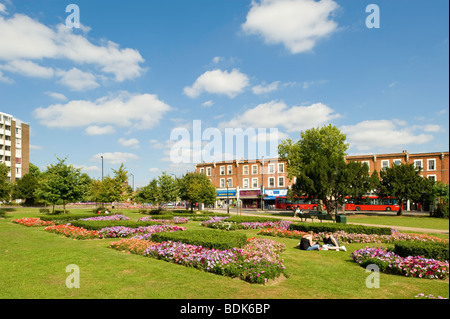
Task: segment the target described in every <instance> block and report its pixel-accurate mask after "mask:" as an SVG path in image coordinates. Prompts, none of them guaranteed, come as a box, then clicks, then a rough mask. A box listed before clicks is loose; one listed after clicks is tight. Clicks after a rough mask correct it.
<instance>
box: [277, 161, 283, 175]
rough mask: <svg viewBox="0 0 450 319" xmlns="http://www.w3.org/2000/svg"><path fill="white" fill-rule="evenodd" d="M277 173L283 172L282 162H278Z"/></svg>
mask: <svg viewBox="0 0 450 319" xmlns="http://www.w3.org/2000/svg"><path fill="white" fill-rule="evenodd" d="M278 173H284V163H278Z"/></svg>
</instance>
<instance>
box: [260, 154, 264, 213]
mask: <svg viewBox="0 0 450 319" xmlns="http://www.w3.org/2000/svg"><path fill="white" fill-rule="evenodd" d="M261 163H262V167H261V175H262V177H261V190H260V192H261V210H264V156H263V157H262V160H261Z"/></svg>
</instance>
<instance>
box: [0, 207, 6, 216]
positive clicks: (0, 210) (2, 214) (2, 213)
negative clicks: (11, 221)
mask: <svg viewBox="0 0 450 319" xmlns="http://www.w3.org/2000/svg"><path fill="white" fill-rule="evenodd" d="M0 218H6V211H5V210H4V209H3V208H0Z"/></svg>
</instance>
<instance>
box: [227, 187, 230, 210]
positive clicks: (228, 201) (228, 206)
mask: <svg viewBox="0 0 450 319" xmlns="http://www.w3.org/2000/svg"><path fill="white" fill-rule="evenodd" d="M229 184H230V181H229V180H228V179H227V214H230V200H229V199H228V185H229Z"/></svg>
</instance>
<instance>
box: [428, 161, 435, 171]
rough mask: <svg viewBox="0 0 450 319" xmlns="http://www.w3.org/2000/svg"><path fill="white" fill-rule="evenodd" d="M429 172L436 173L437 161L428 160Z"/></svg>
mask: <svg viewBox="0 0 450 319" xmlns="http://www.w3.org/2000/svg"><path fill="white" fill-rule="evenodd" d="M427 164H428V167H427V170H429V171H435V170H436V160H435V159H429V160H427Z"/></svg>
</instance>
